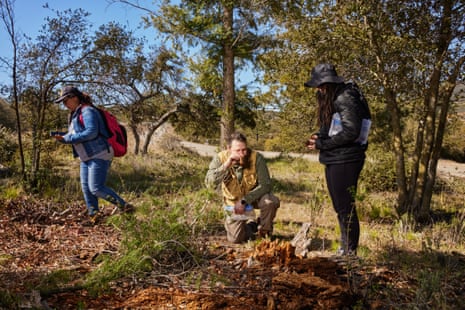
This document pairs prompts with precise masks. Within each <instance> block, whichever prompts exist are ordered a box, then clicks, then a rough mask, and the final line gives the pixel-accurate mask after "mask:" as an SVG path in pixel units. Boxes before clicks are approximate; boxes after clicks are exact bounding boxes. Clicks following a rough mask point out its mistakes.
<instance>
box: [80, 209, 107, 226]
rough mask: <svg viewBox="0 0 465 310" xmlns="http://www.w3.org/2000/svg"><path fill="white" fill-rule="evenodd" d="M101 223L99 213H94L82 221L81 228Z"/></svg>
mask: <svg viewBox="0 0 465 310" xmlns="http://www.w3.org/2000/svg"><path fill="white" fill-rule="evenodd" d="M101 222H102V216H101V215H100V213H99V212H96V213H94V214H92V215H89V217H88V218H87V219H85V220H84V222H83V223H82V225H83V226H95V225H97V224H100V223H101Z"/></svg>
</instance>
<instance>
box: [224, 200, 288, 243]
mask: <svg viewBox="0 0 465 310" xmlns="http://www.w3.org/2000/svg"><path fill="white" fill-rule="evenodd" d="M252 205H253V206H254V208H255V209H259V210H260V216H259V217H260V221H259V223H258V230H259V231H262V232H266V233H268V234H269V235H271V234H272V233H273V220H274V218H275V216H276V211H277V209H278V208H279V205H280V201H279V198H278V197H276V196H274V195H273V194H265V195H263V196H262V197H261V198H260V199H259V200H258V203H256V205H255V203H252ZM256 227H257V225H256V223H253V220H248V221H236V220H233V219H232V218H231V217H229V216H228V217H226V220H225V222H224V228H225V229H226V235H227V239H228V241H229V242H234V243H241V242H244V241H247V240H249V239H252V238H253V236H254V234H255V232H256V231H255V229H254V228H256Z"/></svg>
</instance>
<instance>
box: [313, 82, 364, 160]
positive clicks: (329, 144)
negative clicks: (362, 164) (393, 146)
mask: <svg viewBox="0 0 465 310" xmlns="http://www.w3.org/2000/svg"><path fill="white" fill-rule="evenodd" d="M360 94H361V93H360V92H359V91H358V90H357V88H356V86H354V84H352V83H346V84H341V86H340V88H339V89H338V91H337V92H336V95H335V98H336V99H335V100H334V108H335V111H336V112H338V113H339V115H340V117H341V123H342V131H341V132H339V133H338V134H336V135H334V136H332V137H330V136H329V135H328V132H329V128H328V127H326V126H322V127H320V131H319V132H318V133H317V135H318V139H317V140H316V148H317V149H318V150H320V155H319V159H320V162H321V163H322V164H325V165H329V164H341V163H347V162H355V161H360V160H363V159H365V151H366V148H367V145H361V144H360V143H358V142H355V140H356V139H357V138H358V136H359V134H360V129H361V126H362V119H371V116H370V110H369V108H368V105H367V104H366V101H363V100H361V97H360V96H361V95H360Z"/></svg>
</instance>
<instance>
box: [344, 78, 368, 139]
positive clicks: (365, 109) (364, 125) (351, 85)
mask: <svg viewBox="0 0 465 310" xmlns="http://www.w3.org/2000/svg"><path fill="white" fill-rule="evenodd" d="M346 85H348V86H349V88H351V89H353V90H355V91H356V92H357V94H358V97H359V98H358V99H359V101H360V103H361V104H362V110H363V114H364V115H363V120H362V128H361V130H360V135H359V137H358V138H357V139H356V140H355V142H357V143H360V144H361V145H362V146H365V147H366V146H367V143H368V135H369V133H370V127H371V112H370V106H369V105H368V101H367V100H366V98H365V96H364V95H363V92H362V90H361V89H360V87H358V85H357V83H355V82H348V83H346Z"/></svg>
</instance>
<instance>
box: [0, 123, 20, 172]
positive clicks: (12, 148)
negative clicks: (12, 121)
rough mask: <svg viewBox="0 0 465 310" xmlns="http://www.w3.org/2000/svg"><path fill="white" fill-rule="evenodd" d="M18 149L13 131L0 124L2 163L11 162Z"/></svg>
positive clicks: (0, 156) (0, 159)
mask: <svg viewBox="0 0 465 310" xmlns="http://www.w3.org/2000/svg"><path fill="white" fill-rule="evenodd" d="M17 150H18V143H17V142H16V137H15V136H14V134H13V132H12V131H11V130H9V129H7V128H5V127H3V126H1V125H0V164H8V163H10V162H11V161H12V160H13V158H14V156H15V154H16V152H17Z"/></svg>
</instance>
